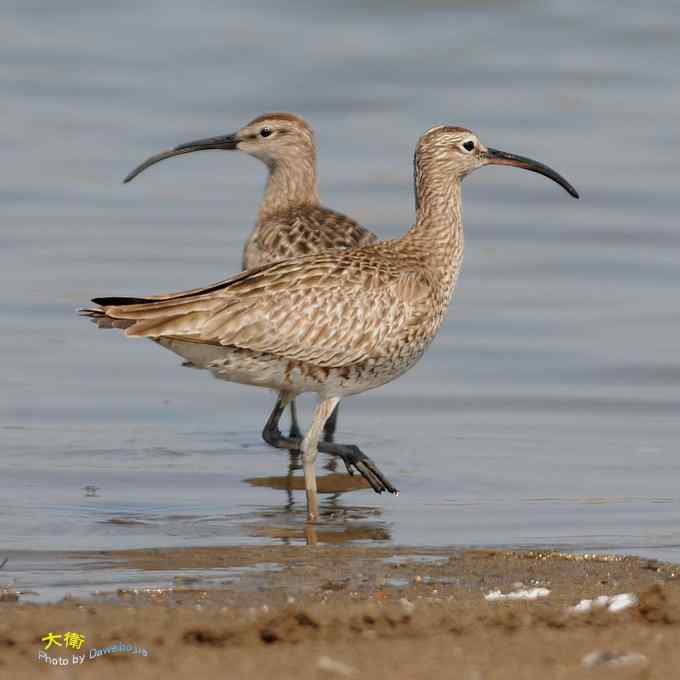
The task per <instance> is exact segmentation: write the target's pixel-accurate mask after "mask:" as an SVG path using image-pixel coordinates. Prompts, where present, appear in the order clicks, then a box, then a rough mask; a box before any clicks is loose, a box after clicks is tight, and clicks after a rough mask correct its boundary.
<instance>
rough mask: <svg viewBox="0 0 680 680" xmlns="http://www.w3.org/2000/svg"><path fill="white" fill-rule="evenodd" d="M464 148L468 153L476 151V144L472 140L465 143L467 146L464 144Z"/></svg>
mask: <svg viewBox="0 0 680 680" xmlns="http://www.w3.org/2000/svg"><path fill="white" fill-rule="evenodd" d="M463 148H464V149H465V150H466V151H474V149H475V143H474V142H473V141H472V140H471V139H470V140H468V141H467V142H465V144H463Z"/></svg>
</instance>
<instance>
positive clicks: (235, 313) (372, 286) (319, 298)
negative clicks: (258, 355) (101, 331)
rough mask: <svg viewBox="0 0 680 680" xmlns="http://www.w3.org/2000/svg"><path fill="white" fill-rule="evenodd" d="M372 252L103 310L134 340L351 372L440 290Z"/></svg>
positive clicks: (278, 268) (311, 260)
mask: <svg viewBox="0 0 680 680" xmlns="http://www.w3.org/2000/svg"><path fill="white" fill-rule="evenodd" d="M373 251H374V248H371V247H368V248H364V249H360V250H355V251H352V252H348V253H342V252H341V253H337V252H336V253H332V252H331V253H327V254H319V255H312V256H309V257H304V258H295V259H292V260H286V261H282V262H277V263H274V264H273V265H269V266H266V267H262V268H260V269H258V270H251V271H249V272H245V273H244V274H242V275H239V276H237V277H234V278H233V279H230V280H227V281H226V282H223V283H221V284H216V285H215V286H210V287H208V288H204V289H202V290H199V291H192V292H191V293H190V294H188V295H182V294H177V295H175V296H173V297H172V298H171V299H168V300H164V301H150V302H145V303H140V304H132V305H114V306H105V307H104V309H103V310H102V311H103V313H104V314H105V315H106V316H107V317H108V318H111V319H119V320H126V321H129V322H132V323H131V325H130V326H129V327H128V328H127V330H126V334H127V335H132V336H144V337H153V338H158V337H172V338H178V339H184V340H189V341H194V342H200V343H210V344H219V345H229V346H233V347H239V348H242V349H249V350H252V351H256V352H266V353H270V354H275V355H277V356H281V357H284V358H287V359H292V360H298V361H304V362H309V363H313V364H315V365H317V366H325V367H330V366H346V365H350V364H353V363H356V362H359V361H361V360H363V359H365V358H367V357H368V356H370V355H371V352H372V351H373V350H374V349H375V348H376V347H379V346H380V344H381V342H382V341H383V339H384V338H385V337H386V336H390V335H392V334H393V333H395V332H398V331H399V330H400V329H402V328H404V327H406V326H407V325H409V324H410V323H413V321H414V318H415V316H419V315H414V310H415V309H416V307H417V306H418V305H420V304H422V302H423V300H425V299H426V298H427V297H428V296H429V294H430V292H431V289H432V285H431V282H430V280H429V278H428V277H427V275H426V274H425V273H424V272H423V270H422V269H419V268H417V267H413V266H405V265H404V264H403V263H402V262H399V261H398V260H397V259H396V258H395V259H390V258H384V257H376V255H375V253H374V252H373Z"/></svg>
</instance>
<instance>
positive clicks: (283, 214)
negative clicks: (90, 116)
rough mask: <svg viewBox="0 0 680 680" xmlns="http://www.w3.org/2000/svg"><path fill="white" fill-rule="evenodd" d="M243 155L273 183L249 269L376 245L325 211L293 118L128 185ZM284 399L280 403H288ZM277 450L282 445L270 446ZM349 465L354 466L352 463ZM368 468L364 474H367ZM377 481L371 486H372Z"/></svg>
mask: <svg viewBox="0 0 680 680" xmlns="http://www.w3.org/2000/svg"><path fill="white" fill-rule="evenodd" d="M208 150H226V151H231V150H238V151H242V152H244V153H247V154H249V155H250V156H254V157H255V158H257V159H259V160H261V161H262V162H263V163H264V164H265V165H266V166H267V168H268V169H269V177H268V179H267V185H266V187H265V191H264V196H263V198H262V203H261V204H260V209H259V211H258V215H257V221H256V223H255V228H254V229H253V231H252V232H251V234H250V235H249V236H248V238H247V240H246V243H245V246H244V249H243V269H244V270H245V269H252V268H253V267H259V266H260V265H263V264H269V263H271V262H275V261H277V260H284V259H287V258H290V257H296V256H298V255H310V254H312V253H318V252H321V251H323V250H331V249H341V248H342V249H351V248H356V247H357V246H363V245H368V244H369V243H375V241H377V240H378V239H377V237H376V236H375V234H373V233H372V232H370V231H368V229H364V228H363V227H362V226H360V225H359V224H357V223H356V222H355V221H354V220H352V219H350V218H349V217H347V216H346V215H343V214H342V213H338V212H335V211H334V210H330V209H328V208H325V207H324V206H322V205H321V202H320V199H319V191H318V188H317V180H316V145H315V143H314V131H313V130H312V128H311V126H310V125H309V123H307V121H305V120H304V119H303V118H301V117H300V116H297V115H295V114H293V113H265V114H263V115H261V116H258V117H257V118H254V119H253V120H251V121H250V122H249V123H248V124H247V125H245V126H244V127H242V128H241V129H240V130H238V131H237V132H234V133H233V134H228V135H221V136H218V137H208V138H206V139H198V140H195V141H193V142H187V143H185V144H180V145H179V146H176V147H175V148H174V149H170V150H168V151H162V152H161V153H158V154H156V155H154V156H151V157H150V158H147V160H145V161H144V162H143V163H141V164H140V165H138V166H137V167H136V168H135V169H134V170H133V171H132V172H131V173H130V174H129V175H128V176H127V177H126V178H125V179H124V180H123V181H124V182H125V183H127V182H130V181H131V180H133V179H134V178H135V177H137V175H139V174H140V173H142V172H143V171H144V170H146V169H147V168H149V167H150V166H152V165H155V164H156V163H159V162H160V161H163V160H166V159H167V158H172V157H174V156H181V155H184V154H188V153H194V152H196V151H208ZM286 399H287V397H286V395H284V394H280V395H279V400H286ZM337 413H338V411H337V409H335V411H333V415H332V416H331V417H330V418H329V419H328V420H327V421H326V424H325V426H324V433H325V438H326V439H327V440H329V441H332V439H333V435H334V434H335V430H336V426H337ZM290 415H291V430H290V433H291V436H293V437H299V436H301V435H300V428H299V425H298V422H297V414H296V409H295V400H292V399H291V400H290ZM268 443H269V444H272V445H273V446H277V442H276V441H268ZM345 463H346V464H348V463H350V464H353V461H351V460H350V459H347V458H346V459H345ZM363 465H364V464H363V463H359V471H360V472H362V473H363V472H365V469H364V467H363ZM369 481H371V480H369Z"/></svg>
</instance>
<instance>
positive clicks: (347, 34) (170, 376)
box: [0, 0, 680, 560]
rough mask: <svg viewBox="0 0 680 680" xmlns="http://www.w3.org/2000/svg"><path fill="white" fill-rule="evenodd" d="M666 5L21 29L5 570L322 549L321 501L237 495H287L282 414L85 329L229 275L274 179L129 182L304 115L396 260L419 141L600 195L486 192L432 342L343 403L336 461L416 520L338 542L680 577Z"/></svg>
mask: <svg viewBox="0 0 680 680" xmlns="http://www.w3.org/2000/svg"><path fill="white" fill-rule="evenodd" d="M674 9H675V7H674V4H673V3H671V2H666V3H660V4H659V3H657V4H656V6H655V8H654V10H652V9H646V8H642V9H641V8H636V7H632V6H629V7H624V6H623V5H621V4H620V3H615V2H601V3H597V6H596V7H594V6H592V5H591V3H587V2H581V1H577V2H574V3H570V4H569V5H568V6H567V5H565V4H564V3H558V2H543V3H530V2H512V3H506V2H503V3H501V2H493V1H492V2H487V3H467V2H461V3H457V4H456V6H455V7H449V4H448V3H443V2H438V1H436V0H432V1H430V2H428V3H418V5H417V6H416V5H413V6H411V5H409V4H407V3H391V4H386V3H385V4H384V3H376V2H369V3H351V4H345V5H343V7H342V9H340V7H339V6H338V7H335V6H332V5H331V3H317V4H315V5H311V4H310V5H309V6H305V7H303V6H302V5H301V6H299V11H295V12H292V11H290V9H287V10H283V9H281V8H279V6H278V5H277V4H274V3H271V4H265V3H259V4H257V6H256V7H255V6H251V7H250V8H247V9H246V8H243V7H241V6H240V5H238V4H237V3H235V4H233V5H231V6H228V5H225V4H224V3H219V4H214V3H210V2H203V3H200V4H199V5H194V7H193V8H192V9H189V8H188V7H184V6H182V5H181V3H176V4H175V3H164V5H163V8H162V9H161V7H160V6H159V5H157V4H154V3H127V4H123V5H121V4H119V5H118V6H117V7H116V8H106V9H105V8H97V7H92V6H91V4H87V3H83V2H82V0H72V1H70V2H68V3H60V6H59V10H58V11H56V10H55V11H54V12H53V13H48V12H46V11H44V8H42V7H40V5H39V4H38V3H30V2H27V3H22V6H21V8H17V7H15V8H14V9H12V10H9V9H3V10H1V16H2V22H0V36H1V37H2V40H1V41H0V54H1V56H2V59H1V60H0V63H2V68H1V69H0V79H1V82H2V86H3V92H4V95H3V109H4V111H5V116H4V125H3V127H2V130H0V151H1V153H2V159H3V163H2V168H3V170H2V183H1V184H0V200H1V201H2V205H3V216H4V217H3V220H2V226H1V227H0V243H1V248H0V284H1V285H0V324H1V328H2V333H1V334H0V357H1V359H0V361H1V362H2V363H1V368H2V370H1V371H0V385H1V389H0V395H1V396H0V399H1V400H2V401H0V548H2V550H5V551H21V550H27V549H31V550H69V549H82V548H86V547H87V548H101V549H104V548H115V547H149V546H154V545H191V544H235V543H252V542H267V541H276V542H278V541H302V540H303V532H302V519H303V516H304V515H303V502H304V497H303V494H302V493H301V492H299V491H297V492H292V493H290V494H289V493H287V492H286V491H285V490H282V489H281V488H279V487H280V485H278V486H277V488H268V487H266V486H253V485H252V484H249V483H246V482H244V480H245V479H253V478H258V477H259V478H270V477H277V476H278V477H281V478H285V476H286V474H287V469H288V462H287V458H286V456H285V455H284V454H282V453H281V452H277V451H274V450H271V449H269V448H268V447H266V446H265V445H264V444H263V443H262V442H261V440H260V437H259V431H260V429H261V427H262V424H263V422H264V419H265V417H266V414H267V413H268V411H269V409H270V408H271V406H272V403H273V395H271V394H269V393H267V392H266V391H261V390H255V389H248V388H245V387H242V386H239V385H229V384H226V383H222V382H218V381H216V380H213V379H212V378H211V377H210V376H209V375H207V374H205V373H202V372H200V371H194V370H187V369H184V368H181V367H180V365H179V362H178V361H177V359H176V357H174V356H173V355H171V354H169V353H167V352H163V351H161V350H160V349H159V348H158V347H156V346H154V345H152V344H151V343H147V342H144V341H131V340H126V339H124V338H123V337H121V336H120V335H119V334H117V333H112V332H108V333H105V332H101V331H97V330H96V329H95V328H94V326H92V325H90V324H88V323H86V322H85V321H84V320H83V319H79V318H78V317H77V316H76V315H75V314H74V309H75V308H76V307H77V306H80V305H82V304H84V303H86V302H87V301H88V299H89V298H90V297H92V296H94V295H97V294H111V293H115V294H140V293H141V294H144V293H152V292H161V291H165V290H180V289H182V288H190V287H194V286H197V285H201V284H207V283H210V282H212V281H216V280H219V279H221V278H223V277H224V276H225V275H228V274H229V273H232V272H234V271H236V270H237V269H238V266H239V262H240V256H241V244H242V241H243V239H244V236H245V234H246V232H247V230H248V229H249V228H250V225H251V224H252V222H253V219H254V215H255V209H256V205H257V202H258V200H259V197H260V192H261V189H262V183H263V180H264V169H263V168H262V167H261V166H260V164H259V163H257V162H256V161H254V160H252V159H250V158H245V157H242V156H240V155H238V154H217V153H215V154H195V155H193V156H192V157H183V158H181V159H173V160H171V161H168V162H166V163H164V164H162V165H159V166H157V167H155V168H153V169H152V170H150V171H148V172H147V173H145V174H144V175H143V176H142V177H140V178H139V179H138V180H136V181H135V182H134V183H132V184H131V185H129V186H123V185H122V184H121V183H120V182H121V179H122V178H123V177H124V176H125V175H126V174H127V172H129V171H130V170H131V169H132V168H133V167H134V166H135V165H137V163H139V162H140V161H142V160H143V159H144V158H146V157H147V156H148V155H150V154H152V153H155V152H157V151H158V150H160V149H162V148H165V147H168V146H172V145H175V144H178V143H180V142H184V141H187V140H191V139H194V138H196V137H203V136H206V135H211V134H218V133H225V132H229V131H232V130H233V129H234V128H236V127H238V126H239V125H240V124H242V123H243V122H245V121H246V120H248V119H249V118H251V117H253V116H255V115H257V114H259V113H261V112H262V111H265V110H293V111H297V112H299V113H301V114H303V115H305V116H306V117H308V118H309V119H310V121H311V122H312V123H313V125H314V126H315V127H316V129H317V136H318V142H319V155H320V174H321V190H322V195H323V197H324V201H325V203H326V204H327V205H329V206H330V207H335V208H337V209H340V210H344V211H347V212H349V213H351V214H352V215H353V216H354V217H355V218H356V219H358V220H360V221H362V222H363V223H364V224H366V225H368V226H370V227H371V228H373V229H374V230H375V231H376V232H377V233H379V234H381V235H383V236H385V237H394V236H397V235H399V234H400V233H402V232H403V231H404V230H405V229H406V228H407V227H408V226H409V225H410V223H411V220H412V216H413V199H412V195H411V160H410V159H411V154H412V150H413V146H414V144H415V141H416V139H417V137H418V135H419V134H420V133H422V131H423V130H425V129H426V128H427V127H429V126H431V125H433V124H436V123H440V122H450V123H456V124H462V125H467V126H469V127H472V128H474V129H475V130H476V131H478V132H479V134H480V136H481V137H482V139H483V141H485V142H486V143H488V144H490V145H493V146H498V147H500V148H503V149H507V150H508V151H513V152H516V153H521V154H525V155H529V156H532V157H535V158H537V159H540V160H542V161H544V162H546V163H549V164H550V165H552V166H553V167H555V168H556V169H558V170H559V171H560V172H561V173H563V174H564V175H565V176H566V177H567V178H568V179H569V180H571V181H572V182H573V183H574V184H575V186H576V187H577V188H578V189H579V190H580V191H581V194H582V200H581V201H580V202H576V201H573V200H572V199H570V198H569V197H568V196H567V195H566V194H565V193H564V192H562V191H561V190H560V189H559V188H558V187H556V186H554V185H552V184H551V183H549V182H548V181H546V180H545V179H544V178H541V177H539V176H536V175H530V174H528V173H522V172H519V171H516V170H510V169H508V168H495V169H485V170H482V171H480V172H479V173H476V174H475V175H474V176H473V177H470V178H469V179H467V180H466V182H465V190H464V196H465V225H466V246H467V248H466V254H465V264H464V267H463V274H462V277H461V280H460V283H459V286H458V289H457V291H456V294H455V296H454V300H453V303H452V305H451V309H450V314H449V318H448V320H447V321H446V323H445V325H444V327H443V329H442V331H441V332H440V334H439V337H438V338H437V340H436V341H435V343H434V345H433V346H432V347H431V349H430V351H429V352H428V354H427V355H426V357H425V358H424V359H423V360H422V361H421V362H420V364H419V365H418V366H417V367H416V368H415V369H414V370H412V371H411V372H410V373H409V374H408V375H407V376H405V377H404V378H402V379H400V380H398V381H397V382H395V383H393V384H391V385H388V386H386V387H384V388H381V389H380V390H376V391H374V392H371V393H367V394H365V395H362V396H359V397H356V398H353V399H349V400H347V401H346V402H344V403H343V406H342V412H341V421H340V435H339V438H340V439H342V440H346V441H352V442H356V443H358V444H360V445H361V446H362V448H363V449H364V450H365V451H366V452H367V453H369V455H371V456H372V457H373V458H374V460H376V462H377V463H378V464H379V465H380V467H381V469H382V470H383V471H384V472H385V474H386V475H387V476H388V477H389V478H390V479H391V480H392V481H393V482H394V483H395V484H396V485H397V486H398V487H399V488H400V490H401V494H400V495H399V496H398V497H396V498H395V497H386V496H384V495H383V496H377V495H375V494H373V493H372V492H371V491H353V492H351V493H345V494H340V495H334V496H331V497H329V498H328V500H327V501H326V505H325V507H326V509H327V511H328V512H329V513H332V515H331V516H329V517H328V518H327V524H328V526H327V530H326V534H325V537H326V540H335V541H378V542H387V541H391V542H394V543H399V544H413V545H444V544H458V545H511V546H533V545H550V546H558V547H565V548H569V549H576V550H586V551H591V550H611V551H623V552H631V553H637V554H644V555H649V556H653V557H658V558H664V559H671V560H680V494H679V492H678V473H679V472H680V461H679V459H678V455H677V452H678V446H677V443H678V439H679V435H680V418H678V416H679V415H680V359H679V358H678V347H679V346H680V323H679V321H680V314H679V313H678V304H677V300H678V295H677V289H678V280H679V273H678V272H679V271H680V268H679V265H680V254H679V253H680V250H679V246H680V229H679V228H678V224H677V216H676V211H677V208H678V200H677V177H678V172H679V171H680V154H678V150H679V149H680V136H679V133H678V130H679V128H678V125H677V111H678V108H679V107H680V87H679V85H680V83H679V82H678V80H680V78H679V76H678V73H679V72H678V70H677V68H675V65H677V64H678V63H679V62H680V43H679V42H678V40H677V34H678V31H680V19H679V18H678V16H677V12H676V11H674ZM305 403H306V404H307V410H306V412H305V416H306V417H308V416H309V405H310V402H305ZM323 462H324V463H325V462H326V461H325V460H324V461H323ZM297 474H299V473H297ZM88 485H91V486H94V487H97V490H96V491H95V492H94V494H93V493H92V491H88V490H87V489H86V488H85V487H87V486H88ZM12 554H14V553H12Z"/></svg>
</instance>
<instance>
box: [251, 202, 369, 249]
mask: <svg viewBox="0 0 680 680" xmlns="http://www.w3.org/2000/svg"><path fill="white" fill-rule="evenodd" d="M376 241H377V237H376V236H375V234H373V233H372V232H370V231H368V229H364V227H362V226H360V225H359V224H357V223H356V222H355V221H354V220H351V219H349V218H348V217H346V216H345V215H342V214H340V213H336V212H333V211H332V210H328V209H327V208H317V209H315V210H312V209H311V208H308V209H306V210H305V211H304V212H302V211H300V212H299V213H298V212H296V211H288V212H285V213H282V214H280V215H277V216H274V217H273V218H271V219H270V220H268V221H267V222H266V223H265V224H263V225H262V226H260V228H259V235H258V239H257V242H258V246H259V249H260V251H261V252H262V253H265V254H266V256H267V258H268V259H269V260H270V261H275V260H283V259H288V258H291V257H299V256H301V255H310V254H312V253H319V252H323V251H325V250H350V249H352V248H358V247H361V246H366V245H369V244H371V243H375V242H376Z"/></svg>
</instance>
